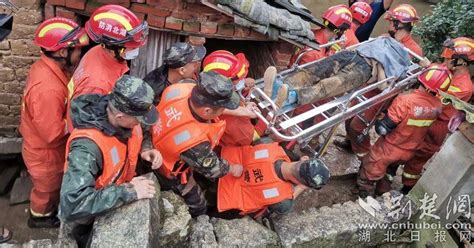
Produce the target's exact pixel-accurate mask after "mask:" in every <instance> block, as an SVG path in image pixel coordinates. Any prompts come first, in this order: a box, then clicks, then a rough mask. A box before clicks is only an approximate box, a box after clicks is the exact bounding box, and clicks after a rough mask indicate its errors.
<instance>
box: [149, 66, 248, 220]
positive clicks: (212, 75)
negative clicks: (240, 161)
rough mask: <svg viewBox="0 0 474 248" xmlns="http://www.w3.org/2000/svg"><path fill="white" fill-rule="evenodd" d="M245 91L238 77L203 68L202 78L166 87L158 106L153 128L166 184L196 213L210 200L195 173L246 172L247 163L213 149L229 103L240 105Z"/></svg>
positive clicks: (160, 173)
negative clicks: (238, 87) (237, 87)
mask: <svg viewBox="0 0 474 248" xmlns="http://www.w3.org/2000/svg"><path fill="white" fill-rule="evenodd" d="M239 102H240V99H239V96H238V95H237V93H235V92H234V91H233V87H232V82H231V81H230V79H228V78H225V77H224V76H222V75H219V74H217V73H216V72H212V71H210V72H202V73H201V74H200V79H199V80H198V82H197V84H193V83H180V84H173V85H171V86H169V87H167V88H166V89H165V91H164V92H163V96H162V99H161V101H160V104H158V106H157V109H158V112H159V113H160V116H161V118H160V121H158V123H157V124H156V125H154V126H152V129H151V136H152V141H153V145H154V147H156V148H157V149H158V150H159V151H160V152H161V153H162V154H163V166H161V168H160V170H159V171H158V179H159V181H160V185H161V186H162V187H163V189H164V190H169V189H171V190H173V191H174V192H176V193H177V194H179V195H181V196H182V197H183V198H184V200H185V202H186V204H187V205H188V206H189V212H190V213H191V216H193V217H195V216H198V215H201V214H204V213H206V211H207V201H206V199H205V197H204V194H203V191H202V189H201V187H200V186H199V185H197V184H196V181H195V178H194V175H193V173H194V172H196V173H199V174H201V175H202V176H204V177H206V178H208V179H217V178H219V177H222V176H224V175H226V174H228V173H231V175H233V176H235V177H239V176H240V175H241V174H242V165H231V164H229V163H228V162H227V161H225V160H223V159H221V158H219V157H218V156H217V154H216V153H215V152H214V151H213V149H214V148H215V147H216V145H217V144H218V142H219V140H220V138H221V136H222V134H223V133H224V130H225V125H226V123H225V121H223V120H219V118H218V117H219V116H220V115H221V114H222V112H223V111H224V109H226V108H227V109H236V108H237V107H238V106H239Z"/></svg>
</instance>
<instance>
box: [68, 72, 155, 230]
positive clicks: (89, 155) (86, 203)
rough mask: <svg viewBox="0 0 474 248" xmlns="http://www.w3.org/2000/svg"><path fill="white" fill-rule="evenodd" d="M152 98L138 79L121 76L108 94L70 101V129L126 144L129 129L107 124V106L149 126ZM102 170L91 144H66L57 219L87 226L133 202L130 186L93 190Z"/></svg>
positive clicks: (83, 140)
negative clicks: (86, 224) (90, 130)
mask: <svg viewBox="0 0 474 248" xmlns="http://www.w3.org/2000/svg"><path fill="white" fill-rule="evenodd" d="M153 96H154V92H153V90H152V89H151V87H150V86H148V85H147V84H145V83H144V82H143V81H142V80H141V79H138V78H134V77H131V76H127V75H125V76H123V77H121V78H120V79H119V80H118V81H117V83H116V85H115V87H114V90H113V91H112V93H110V94H109V95H106V96H102V95H99V94H85V95H82V96H79V97H77V98H75V99H74V100H73V101H72V104H71V112H72V120H73V122H74V127H75V128H77V129H89V128H94V129H97V130H99V131H101V132H103V133H104V134H106V135H108V136H115V137H116V138H117V139H119V140H120V141H121V142H123V143H125V144H126V143H127V141H128V138H129V137H130V136H131V130H130V129H125V128H121V127H115V126H113V125H112V124H111V123H110V122H109V119H108V116H107V106H108V104H109V103H111V104H112V106H113V107H114V108H116V109H117V110H118V111H120V112H122V113H125V114H127V115H131V116H135V117H137V119H138V120H139V121H140V122H141V123H143V124H147V125H151V124H154V123H155V122H156V121H157V118H158V117H157V113H156V109H155V108H154V107H153V105H152V103H153ZM103 167H104V164H103V159H102V153H101V150H100V149H99V147H98V146H97V144H96V143H95V142H94V141H92V140H90V139H88V138H77V139H74V140H72V141H71V142H70V146H69V154H67V170H66V172H65V175H64V178H63V182H62V186H61V193H60V212H59V217H60V219H61V220H62V221H66V222H71V221H78V222H81V223H88V222H91V221H92V220H93V218H94V217H95V216H97V215H99V214H102V213H105V212H107V211H110V210H113V209H115V208H118V207H120V206H123V205H125V204H128V203H130V202H133V201H136V200H137V194H136V192H135V190H134V189H133V186H132V185H131V184H130V183H123V184H121V185H109V186H107V187H104V188H101V189H96V188H95V186H96V179H97V178H98V177H99V176H100V175H101V173H102V170H103Z"/></svg>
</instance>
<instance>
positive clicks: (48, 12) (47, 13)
mask: <svg viewBox="0 0 474 248" xmlns="http://www.w3.org/2000/svg"><path fill="white" fill-rule="evenodd" d="M55 16H56V9H55V7H54V6H53V5H51V4H49V3H45V4H44V19H45V20H47V19H50V18H53V17H55Z"/></svg>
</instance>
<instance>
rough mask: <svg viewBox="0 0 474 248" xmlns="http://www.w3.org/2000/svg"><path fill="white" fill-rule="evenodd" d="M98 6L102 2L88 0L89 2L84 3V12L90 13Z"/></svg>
mask: <svg viewBox="0 0 474 248" xmlns="http://www.w3.org/2000/svg"><path fill="white" fill-rule="evenodd" d="M100 6H102V4H100V3H96V2H92V1H89V2H87V4H86V12H87V13H89V14H91V13H92V12H94V11H95V10H96V9H97V8H99V7H100Z"/></svg>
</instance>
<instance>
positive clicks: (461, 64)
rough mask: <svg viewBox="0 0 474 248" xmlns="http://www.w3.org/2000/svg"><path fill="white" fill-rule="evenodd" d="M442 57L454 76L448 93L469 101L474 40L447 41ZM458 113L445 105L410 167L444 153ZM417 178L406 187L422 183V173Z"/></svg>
mask: <svg viewBox="0 0 474 248" xmlns="http://www.w3.org/2000/svg"><path fill="white" fill-rule="evenodd" d="M441 57H442V58H443V59H444V64H445V65H446V66H447V67H448V68H449V69H450V70H451V71H452V73H453V79H452V82H451V85H450V86H449V88H448V91H447V92H446V93H448V94H450V95H453V96H455V97H457V98H459V99H460V100H462V101H466V102H468V101H469V100H470V99H471V97H472V93H473V88H474V87H473V84H472V81H471V74H470V73H469V69H468V65H469V64H472V61H474V40H473V39H470V38H466V37H459V38H456V39H452V40H451V39H449V40H447V41H446V42H445V43H444V49H443V52H442V54H441ZM457 113H458V110H456V109H455V108H454V107H453V106H452V105H451V104H449V105H445V106H443V111H442V112H441V114H440V115H439V116H438V119H436V121H435V122H434V123H433V125H431V126H430V128H429V129H428V134H427V135H426V137H425V140H424V142H423V143H422V145H421V147H420V148H419V149H418V151H417V152H416V154H415V157H414V158H413V159H411V160H409V161H408V162H407V163H406V164H407V166H410V167H414V168H420V169H421V168H423V166H424V165H425V164H426V162H427V161H428V160H429V159H430V157H431V156H432V155H433V154H434V153H436V152H438V151H439V150H440V148H441V146H442V145H443V141H444V139H445V138H446V136H447V135H448V133H449V130H448V123H449V120H450V119H451V118H453V117H454V116H456V114H457ZM415 175H416V176H415V177H413V178H409V179H408V178H407V180H406V181H407V182H406V183H405V185H407V186H410V187H409V188H408V190H409V189H411V187H413V185H415V183H416V182H417V181H418V178H419V176H418V175H419V174H415Z"/></svg>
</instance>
